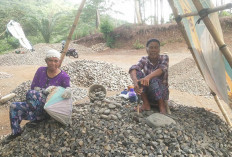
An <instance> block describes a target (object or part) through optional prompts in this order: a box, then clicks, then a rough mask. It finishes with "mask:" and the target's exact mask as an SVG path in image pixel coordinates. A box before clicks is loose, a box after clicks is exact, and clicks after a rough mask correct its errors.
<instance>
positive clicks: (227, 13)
mask: <svg viewBox="0 0 232 157" xmlns="http://www.w3.org/2000/svg"><path fill="white" fill-rule="evenodd" d="M219 16H220V17H222V16H231V13H230V12H228V11H225V10H223V11H221V12H220V13H219Z"/></svg>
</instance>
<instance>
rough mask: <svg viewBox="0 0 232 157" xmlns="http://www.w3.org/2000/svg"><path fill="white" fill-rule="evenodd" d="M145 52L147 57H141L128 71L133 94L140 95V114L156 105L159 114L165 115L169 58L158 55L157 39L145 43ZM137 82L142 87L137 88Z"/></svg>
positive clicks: (167, 96) (158, 45) (167, 95)
mask: <svg viewBox="0 0 232 157" xmlns="http://www.w3.org/2000/svg"><path fill="white" fill-rule="evenodd" d="M146 51H147V54H148V56H145V57H142V58H141V59H140V60H139V62H138V63H137V64H135V65H133V66H132V67H131V68H130V69H129V73H130V76H131V79H132V81H133V84H134V88H135V92H136V93H137V94H139V95H141V99H142V100H143V105H142V106H141V107H140V108H139V109H140V112H142V111H144V110H150V109H151V104H157V103H158V107H159V110H160V113H162V114H166V105H165V100H168V98H169V90H168V63H169V58H168V56H167V55H160V42H159V40H157V39H150V40H148V41H147V44H146ZM138 81H140V83H141V86H142V87H139V85H138ZM136 110H137V109H136Z"/></svg>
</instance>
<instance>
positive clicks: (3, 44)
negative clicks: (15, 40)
mask: <svg viewBox="0 0 232 157" xmlns="http://www.w3.org/2000/svg"><path fill="white" fill-rule="evenodd" d="M11 49H13V48H12V46H11V45H10V44H8V43H7V40H0V54H3V53H4V52H5V51H7V50H11Z"/></svg>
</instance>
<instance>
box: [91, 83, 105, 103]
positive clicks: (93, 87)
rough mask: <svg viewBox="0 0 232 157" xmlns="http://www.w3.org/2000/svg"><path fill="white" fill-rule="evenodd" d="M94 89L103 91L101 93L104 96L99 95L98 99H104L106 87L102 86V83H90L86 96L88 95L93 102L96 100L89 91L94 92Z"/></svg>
mask: <svg viewBox="0 0 232 157" xmlns="http://www.w3.org/2000/svg"><path fill="white" fill-rule="evenodd" d="M96 91H103V93H104V97H99V99H98V100H103V99H105V97H106V88H105V87H104V86H102V85H99V84H93V85H91V86H90V87H89V91H88V97H89V99H90V101H91V102H93V101H94V100H96V99H94V98H93V97H92V96H91V94H90V93H93V92H96Z"/></svg>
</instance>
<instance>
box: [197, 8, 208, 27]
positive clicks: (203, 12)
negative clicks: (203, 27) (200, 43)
mask: <svg viewBox="0 0 232 157" xmlns="http://www.w3.org/2000/svg"><path fill="white" fill-rule="evenodd" d="M198 14H199V15H200V18H199V19H198V20H197V22H196V24H199V23H200V22H201V20H202V19H203V18H205V17H206V16H208V14H209V13H208V8H205V9H202V10H201V11H199V13H198ZM196 24H195V25H196Z"/></svg>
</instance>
